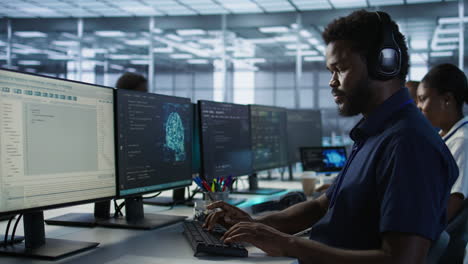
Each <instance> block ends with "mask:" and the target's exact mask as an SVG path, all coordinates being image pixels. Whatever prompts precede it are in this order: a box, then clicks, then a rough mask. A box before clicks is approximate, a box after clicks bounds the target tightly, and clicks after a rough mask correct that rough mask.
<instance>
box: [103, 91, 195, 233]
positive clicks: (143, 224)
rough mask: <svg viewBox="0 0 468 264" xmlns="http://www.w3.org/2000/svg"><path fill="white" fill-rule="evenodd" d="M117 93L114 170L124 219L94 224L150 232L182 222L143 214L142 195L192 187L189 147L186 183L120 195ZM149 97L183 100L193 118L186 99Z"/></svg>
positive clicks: (135, 92) (106, 220) (116, 94)
mask: <svg viewBox="0 0 468 264" xmlns="http://www.w3.org/2000/svg"><path fill="white" fill-rule="evenodd" d="M123 92H125V93H134V94H150V93H146V92H140V91H134V90H124V91H123ZM118 93H119V91H118V90H116V92H115V93H114V100H115V102H116V103H115V105H114V106H115V108H114V109H115V113H116V114H115V115H114V116H115V118H116V120H115V122H116V133H115V135H116V143H115V144H116V146H117V147H116V151H117V159H116V164H117V166H116V168H117V176H116V188H117V189H116V192H117V193H116V197H117V198H118V199H125V217H119V216H116V217H109V218H100V219H96V224H97V225H99V226H104V227H114V228H130V229H144V230H150V229H155V228H159V227H163V226H167V225H170V224H174V223H177V222H180V221H183V220H184V219H185V218H186V217H184V216H172V215H162V214H145V212H144V208H143V204H144V197H143V195H145V194H149V193H155V192H161V191H165V190H173V189H180V188H182V189H183V188H185V187H187V186H191V185H192V173H191V172H192V155H191V154H192V149H191V146H190V148H188V149H189V151H190V157H189V159H188V163H189V170H188V171H189V173H188V175H187V176H188V178H187V181H186V182H185V183H183V184H180V185H176V186H170V187H163V188H158V189H153V190H148V191H142V192H138V193H132V194H125V195H123V194H121V193H120V166H121V165H120V162H119V155H120V153H119V150H118V149H119V141H118V137H119V131H120V128H119V121H118V119H119V117H118V113H119V111H118V108H117V107H118V105H119V100H118V97H119V96H118ZM151 96H158V97H162V98H164V97H165V98H172V99H174V98H177V100H181V101H182V100H183V101H186V103H188V104H190V108H189V109H190V110H189V111H190V113H191V115H190V118H189V120H192V118H193V107H192V104H191V103H190V99H188V98H183V97H176V96H168V95H161V94H151ZM189 124H190V125H191V126H190V128H191V130H190V133H189V135H190V137H192V129H193V122H189ZM150 204H151V202H150Z"/></svg>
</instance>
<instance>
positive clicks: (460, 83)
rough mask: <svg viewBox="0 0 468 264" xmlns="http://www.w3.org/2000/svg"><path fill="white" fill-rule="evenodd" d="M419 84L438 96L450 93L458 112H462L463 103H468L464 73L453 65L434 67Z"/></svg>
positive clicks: (467, 86)
mask: <svg viewBox="0 0 468 264" xmlns="http://www.w3.org/2000/svg"><path fill="white" fill-rule="evenodd" d="M421 82H422V83H423V84H424V86H426V87H428V88H430V89H436V90H437V92H438V93H439V95H442V94H445V93H451V94H452V95H453V97H454V98H455V101H456V102H457V107H458V110H459V111H460V112H461V111H462V110H463V103H468V83H467V81H466V76H465V73H463V72H462V71H461V70H460V69H459V68H458V67H457V66H455V65H453V64H449V63H445V64H439V65H437V66H435V67H434V68H432V69H431V70H430V71H429V72H428V73H427V74H426V76H424V78H423V79H422V81H421Z"/></svg>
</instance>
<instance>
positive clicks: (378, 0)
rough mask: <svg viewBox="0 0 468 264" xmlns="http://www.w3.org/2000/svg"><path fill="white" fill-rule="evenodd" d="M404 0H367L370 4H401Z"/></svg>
mask: <svg viewBox="0 0 468 264" xmlns="http://www.w3.org/2000/svg"><path fill="white" fill-rule="evenodd" d="M404 3H405V2H404V0H369V4H370V5H371V6H386V5H403V4H404Z"/></svg>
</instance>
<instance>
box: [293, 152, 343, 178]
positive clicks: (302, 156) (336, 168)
mask: <svg viewBox="0 0 468 264" xmlns="http://www.w3.org/2000/svg"><path fill="white" fill-rule="evenodd" d="M327 149H332V150H333V149H337V150H343V151H344V154H345V156H346V158H347V153H346V147H344V146H334V147H320V146H314V147H301V148H300V152H301V164H302V167H303V170H304V171H311V170H310V169H308V167H307V165H306V164H307V162H306V160H305V158H304V156H305V155H304V153H305V152H306V151H310V150H320V151H321V152H322V151H323V150H327ZM342 169H343V168H339V167H335V168H331V169H327V168H320V170H318V171H316V172H339V171H341V170H342Z"/></svg>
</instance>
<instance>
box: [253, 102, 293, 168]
mask: <svg viewBox="0 0 468 264" xmlns="http://www.w3.org/2000/svg"><path fill="white" fill-rule="evenodd" d="M286 126H287V115H286V109H284V108H280V107H272V106H261V105H250V130H251V139H252V153H253V170H254V171H257V172H258V171H261V170H268V169H273V168H278V167H283V166H286V165H287V164H288V152H287V150H288V149H287V130H286Z"/></svg>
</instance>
